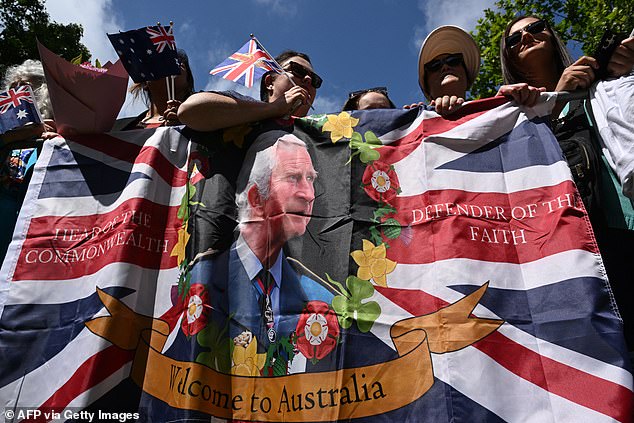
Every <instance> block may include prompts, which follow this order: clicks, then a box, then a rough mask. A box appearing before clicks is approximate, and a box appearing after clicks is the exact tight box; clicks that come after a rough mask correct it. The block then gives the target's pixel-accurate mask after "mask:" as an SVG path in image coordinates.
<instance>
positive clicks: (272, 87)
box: [178, 50, 322, 131]
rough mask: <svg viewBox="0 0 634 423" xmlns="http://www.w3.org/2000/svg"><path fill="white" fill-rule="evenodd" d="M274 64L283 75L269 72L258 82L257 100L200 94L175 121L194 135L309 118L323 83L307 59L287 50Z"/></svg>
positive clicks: (225, 93) (230, 94)
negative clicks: (258, 99)
mask: <svg viewBox="0 0 634 423" xmlns="http://www.w3.org/2000/svg"><path fill="white" fill-rule="evenodd" d="M275 60H276V61H277V63H279V64H280V66H281V67H282V69H283V70H284V73H283V74H277V73H275V72H273V71H270V72H268V73H266V74H264V76H263V77H262V79H261V81H260V99H261V100H262V101H257V100H255V99H253V98H251V97H247V96H244V95H241V94H239V93H237V92H235V91H223V92H215V91H210V92H200V93H196V94H194V95H192V96H191V97H189V99H187V101H185V102H184V103H183V104H182V105H181V107H180V108H179V109H178V119H179V120H180V121H181V122H183V123H184V124H185V125H187V126H189V127H190V128H192V129H195V130H197V131H214V130H217V129H223V128H229V127H232V126H236V125H242V124H245V123H251V122H258V121H261V120H266V119H274V118H281V117H283V116H288V115H291V114H292V115H294V116H298V117H303V116H306V115H307V114H308V111H309V110H310V107H311V105H312V104H313V101H314V100H315V95H316V94H317V89H318V88H319V87H321V84H322V79H321V78H320V77H319V75H317V74H316V73H315V71H314V70H313V66H312V64H311V62H310V58H309V57H308V55H306V54H304V53H299V52H296V51H292V50H288V51H285V52H283V53H281V54H280V55H278V56H277V57H276V58H275Z"/></svg>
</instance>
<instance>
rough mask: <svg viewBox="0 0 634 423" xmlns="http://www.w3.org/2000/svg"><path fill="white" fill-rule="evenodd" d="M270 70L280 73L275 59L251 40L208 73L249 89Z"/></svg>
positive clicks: (280, 69)
mask: <svg viewBox="0 0 634 423" xmlns="http://www.w3.org/2000/svg"><path fill="white" fill-rule="evenodd" d="M272 70H274V71H276V72H282V68H281V67H280V66H279V64H278V63H277V62H276V61H275V59H273V57H271V55H270V54H269V53H268V52H267V51H266V50H265V49H264V48H263V47H262V46H261V45H260V44H259V43H258V42H257V41H256V40H255V39H253V38H252V39H251V40H249V41H248V42H247V43H246V44H245V45H243V46H242V48H241V49H240V50H238V51H237V52H235V53H233V54H232V55H231V56H229V57H228V58H227V59H226V60H225V61H223V62H222V63H220V64H219V65H218V66H216V67H215V68H213V69H212V70H211V72H209V73H210V74H211V75H218V76H222V77H223V78H224V79H229V80H231V81H234V82H237V83H239V84H243V85H245V86H246V87H247V88H251V87H252V86H253V83H254V82H255V81H257V80H258V79H260V78H261V77H262V75H264V74H265V73H266V72H268V71H272Z"/></svg>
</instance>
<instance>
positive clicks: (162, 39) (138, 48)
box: [108, 26, 180, 82]
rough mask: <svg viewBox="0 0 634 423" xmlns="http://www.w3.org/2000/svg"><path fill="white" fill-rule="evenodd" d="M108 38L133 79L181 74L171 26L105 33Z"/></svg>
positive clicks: (141, 80) (141, 79)
mask: <svg viewBox="0 0 634 423" xmlns="http://www.w3.org/2000/svg"><path fill="white" fill-rule="evenodd" d="M108 38H109V39H110V42H111V43H112V46H113V47H114V49H115V50H116V52H117V54H118V55H119V57H120V58H121V63H123V66H124V67H125V69H126V70H127V71H128V74H129V75H130V77H131V78H132V80H133V81H134V82H143V81H154V80H157V79H161V78H163V77H165V76H169V75H178V74H180V66H179V63H178V56H177V55H176V41H175V40H174V33H173V30H172V27H171V26H148V27H145V28H140V29H133V30H131V31H126V32H119V33H117V34H108Z"/></svg>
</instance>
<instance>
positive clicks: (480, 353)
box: [0, 98, 632, 422]
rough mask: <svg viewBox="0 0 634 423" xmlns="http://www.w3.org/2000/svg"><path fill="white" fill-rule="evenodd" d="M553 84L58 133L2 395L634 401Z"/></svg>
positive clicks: (39, 398) (17, 239) (132, 403)
mask: <svg viewBox="0 0 634 423" xmlns="http://www.w3.org/2000/svg"><path fill="white" fill-rule="evenodd" d="M551 106H552V101H551V100H547V101H544V102H543V103H541V104H539V105H537V106H536V107H535V108H532V109H528V108H518V107H517V106H515V105H513V104H511V103H507V102H506V101H505V100H504V99H500V98H495V99H487V100H482V101H476V102H471V103H467V104H466V105H465V106H464V107H463V108H462V109H461V110H460V111H458V112H457V113H456V114H455V115H453V117H452V118H451V119H444V118H441V117H439V116H438V115H436V114H435V113H434V112H429V111H425V110H422V109H413V110H373V111H355V112H351V114H348V113H347V112H342V113H339V114H328V115H316V116H309V117H307V118H303V119H296V120H290V121H284V122H281V121H277V122H269V123H260V124H254V125H251V126H245V127H240V128H231V129H229V130H226V131H224V133H223V134H217V133H216V134H214V135H210V136H203V137H202V138H192V137H193V136H194V135H191V136H190V134H189V133H188V132H187V131H186V130H182V129H172V128H160V129H157V130H139V131H129V132H125V133H110V134H104V135H86V136H77V137H74V138H72V139H63V138H56V139H55V140H52V141H51V142H47V143H46V144H45V147H44V150H43V153H42V157H41V158H40V160H39V161H38V164H37V165H36V169H35V171H34V174H33V179H32V182H31V185H30V187H29V191H28V193H27V197H26V200H25V206H24V208H23V210H22V212H21V214H20V218H19V221H18V224H17V226H16V230H15V233H14V238H13V242H12V244H11V246H10V248H9V254H8V255H7V258H6V260H5V262H4V263H3V266H2V270H1V273H0V276H1V285H0V357H1V359H2V363H3V370H2V372H1V373H0V408H4V409H5V410H15V411H16V415H18V416H19V414H18V412H19V411H20V410H22V409H23V407H31V408H35V409H38V410H40V411H42V414H41V416H40V420H41V421H44V420H46V421H52V420H66V419H68V417H64V416H65V415H64V414H63V413H64V412H65V411H67V410H76V409H77V408H81V409H83V410H84V411H85V412H86V413H93V416H98V414H97V413H99V412H102V413H103V412H105V411H108V412H127V413H130V414H129V415H130V416H133V418H135V419H136V420H139V421H152V422H160V421H164V422H168V421H202V420H206V421H209V420H212V421H216V419H218V420H220V421H223V420H230V421H231V420H233V421H275V422H281V421H293V422H302V421H304V422H316V421H359V422H361V421H363V422H366V421H408V422H420V421H434V422H436V421H447V422H450V421H487V422H489V421H491V422H497V421H511V422H544V421H552V422H610V421H621V422H626V421H630V420H631V417H632V375H631V373H630V371H629V368H628V366H629V365H628V364H627V363H628V359H627V351H626V349H625V345H624V341H623V334H622V322H621V321H620V318H619V315H618V310H617V309H616V306H615V304H614V301H613V298H612V294H611V290H610V287H609V284H608V281H607V279H606V276H605V271H604V268H603V264H602V260H601V257H600V254H599V251H598V248H597V245H596V242H595V240H594V237H593V234H592V230H591V227H590V223H589V220H588V217H587V213H586V211H585V209H584V207H583V205H582V202H581V200H580V198H579V195H578V193H577V192H576V190H575V187H574V184H573V182H572V180H571V175H570V172H569V170H568V167H567V165H566V163H565V162H564V161H563V159H562V153H561V151H560V150H559V147H558V145H557V142H556V140H555V139H554V137H553V135H552V133H551V132H550V130H549V128H548V125H547V120H548V116H549V115H550V108H551ZM196 136H197V137H200V136H201V135H200V134H198V135H196ZM236 194H237V195H236ZM236 199H237V202H236V201H235V200H236ZM237 222H239V224H237ZM54 413H59V414H58V415H56V414H54ZM87 415H89V414H86V415H85V416H87ZM102 415H103V414H102ZM26 417H27V416H25V415H23V416H22V418H21V419H17V420H27V419H26ZM55 417H57V418H55Z"/></svg>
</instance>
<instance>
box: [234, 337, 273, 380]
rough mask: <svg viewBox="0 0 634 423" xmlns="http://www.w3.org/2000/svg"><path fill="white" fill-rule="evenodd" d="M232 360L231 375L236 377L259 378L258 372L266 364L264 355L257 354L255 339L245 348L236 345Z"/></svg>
mask: <svg viewBox="0 0 634 423" xmlns="http://www.w3.org/2000/svg"><path fill="white" fill-rule="evenodd" d="M232 358H233V367H231V374H233V375H238V376H260V370H262V368H263V367H264V363H265V362H266V354H264V353H262V354H258V341H257V339H256V338H255V337H253V339H252V340H251V342H249V344H248V345H247V346H246V347H243V346H241V345H236V346H235V348H234V349H233V357H232Z"/></svg>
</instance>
